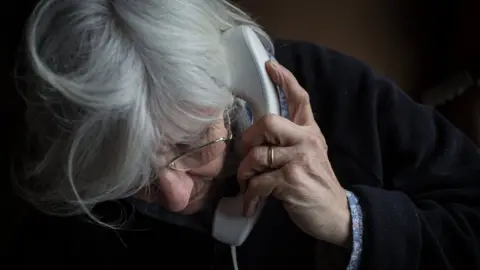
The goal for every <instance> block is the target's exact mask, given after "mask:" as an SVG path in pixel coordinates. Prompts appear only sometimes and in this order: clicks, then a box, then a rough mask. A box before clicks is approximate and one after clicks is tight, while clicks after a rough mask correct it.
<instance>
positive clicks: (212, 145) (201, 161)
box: [168, 115, 233, 171]
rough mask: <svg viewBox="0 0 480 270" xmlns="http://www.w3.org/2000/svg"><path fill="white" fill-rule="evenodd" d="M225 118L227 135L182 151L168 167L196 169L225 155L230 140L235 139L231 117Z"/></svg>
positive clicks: (185, 169)
mask: <svg viewBox="0 0 480 270" xmlns="http://www.w3.org/2000/svg"><path fill="white" fill-rule="evenodd" d="M225 119H226V121H225V127H226V128H227V130H228V134H227V136H226V137H221V138H218V139H215V140H213V141H210V142H207V143H205V144H203V145H200V146H198V147H195V148H193V149H190V150H188V151H186V152H183V153H181V154H180V155H178V156H176V157H175V158H173V159H172V160H171V161H170V163H168V167H169V168H170V169H172V170H176V171H189V170H194V169H197V168H200V167H203V166H204V165H207V164H208V163H210V162H212V161H213V160H215V159H216V158H218V157H219V156H220V155H223V154H224V153H225V151H226V149H227V146H228V145H227V144H228V142H229V141H231V140H232V139H233V134H232V131H231V128H230V117H229V116H228V115H226V116H225Z"/></svg>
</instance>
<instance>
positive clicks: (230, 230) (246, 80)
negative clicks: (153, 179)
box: [212, 26, 281, 246]
mask: <svg viewBox="0 0 480 270" xmlns="http://www.w3.org/2000/svg"><path fill="white" fill-rule="evenodd" d="M222 37H223V42H225V48H226V52H225V53H226V56H227V61H228V65H229V68H230V80H229V87H230V88H231V89H232V91H233V92H234V94H235V95H237V96H238V97H240V98H242V99H244V100H245V101H247V102H248V103H250V105H251V106H252V109H253V118H254V121H256V120H258V119H259V118H261V117H262V116H263V115H265V114H267V113H274V114H277V115H280V109H281V107H280V101H279V96H278V93H277V88H276V86H275V85H274V84H273V82H272V81H271V79H270V77H269V76H268V74H267V71H266V69H265V63H266V62H267V61H268V60H269V59H270V55H269V53H268V52H267V50H266V49H265V46H268V44H269V43H268V42H264V43H262V41H261V40H260V37H259V36H257V34H256V33H255V32H254V31H253V30H252V29H251V28H250V27H248V26H239V27H235V28H232V29H229V30H227V31H226V32H225V33H224V34H223V36H222ZM263 205H264V202H260V203H259V205H258V208H257V212H256V213H255V215H254V216H253V217H251V218H246V217H244V216H243V215H242V209H243V194H239V195H237V196H236V197H228V198H222V199H221V200H220V203H219V204H218V206H217V209H216V211H215V215H214V219H213V228H212V236H213V237H214V238H215V239H217V240H218V241H220V242H223V243H226V244H229V245H232V246H239V245H241V244H243V242H244V241H245V239H246V238H247V237H248V235H249V233H250V231H251V230H252V229H253V226H254V225H255V223H256V221H257V219H258V216H259V214H260V212H261V210H262V208H263Z"/></svg>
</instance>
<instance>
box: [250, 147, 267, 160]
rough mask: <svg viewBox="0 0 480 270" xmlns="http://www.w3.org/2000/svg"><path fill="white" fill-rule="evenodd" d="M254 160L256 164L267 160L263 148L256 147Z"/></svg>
mask: <svg viewBox="0 0 480 270" xmlns="http://www.w3.org/2000/svg"><path fill="white" fill-rule="evenodd" d="M251 155H252V159H253V160H254V161H255V162H261V161H263V160H264V159H265V151H264V150H263V148H262V147H255V148H253V149H252V154H251Z"/></svg>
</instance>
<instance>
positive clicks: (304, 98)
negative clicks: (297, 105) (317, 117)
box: [298, 85, 310, 104]
mask: <svg viewBox="0 0 480 270" xmlns="http://www.w3.org/2000/svg"><path fill="white" fill-rule="evenodd" d="M298 87H301V86H300V85H298ZM301 90H302V91H299V93H298V101H299V102H301V104H307V103H310V95H309V94H308V93H307V91H305V90H304V89H303V88H302V89H301Z"/></svg>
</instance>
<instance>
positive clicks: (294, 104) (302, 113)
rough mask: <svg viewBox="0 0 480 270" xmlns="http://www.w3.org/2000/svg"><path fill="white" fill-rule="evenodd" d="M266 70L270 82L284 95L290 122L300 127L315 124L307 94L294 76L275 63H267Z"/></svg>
mask: <svg viewBox="0 0 480 270" xmlns="http://www.w3.org/2000/svg"><path fill="white" fill-rule="evenodd" d="M266 69H267V72H268V74H269V75H270V77H271V79H272V81H273V82H274V83H276V84H277V85H278V86H280V88H281V89H282V90H283V92H284V93H285V97H286V99H287V105H288V112H289V114H290V117H291V119H292V121H293V122H294V123H295V124H297V125H301V126H308V125H310V124H313V123H315V119H314V117H313V112H312V108H311V106H310V99H309V96H308V93H307V91H305V89H303V87H302V86H301V85H300V84H299V83H298V81H297V79H296V78H295V76H294V75H293V74H292V73H291V72H290V71H289V70H288V69H286V68H285V67H283V66H282V65H280V64H279V63H278V62H275V61H268V62H267V64H266Z"/></svg>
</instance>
